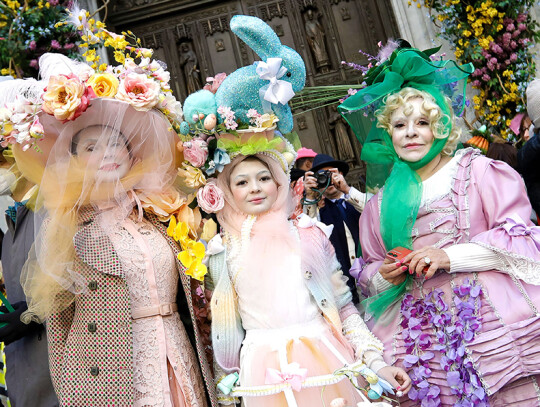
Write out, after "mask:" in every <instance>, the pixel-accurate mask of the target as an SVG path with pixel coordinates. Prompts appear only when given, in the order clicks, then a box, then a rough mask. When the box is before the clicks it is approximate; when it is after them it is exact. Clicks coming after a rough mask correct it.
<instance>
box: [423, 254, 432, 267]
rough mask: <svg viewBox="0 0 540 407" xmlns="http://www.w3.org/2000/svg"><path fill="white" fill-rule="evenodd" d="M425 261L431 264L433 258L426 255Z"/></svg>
mask: <svg viewBox="0 0 540 407" xmlns="http://www.w3.org/2000/svg"><path fill="white" fill-rule="evenodd" d="M424 263H426V265H428V266H429V265H430V264H431V259H430V258H429V257H428V256H426V257H424Z"/></svg>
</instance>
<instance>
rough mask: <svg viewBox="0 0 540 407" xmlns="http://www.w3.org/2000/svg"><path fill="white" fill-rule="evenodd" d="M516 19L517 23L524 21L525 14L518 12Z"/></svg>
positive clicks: (525, 18)
mask: <svg viewBox="0 0 540 407" xmlns="http://www.w3.org/2000/svg"><path fill="white" fill-rule="evenodd" d="M516 20H517V22H518V23H524V22H525V21H527V14H524V13H522V14H518V16H517V19H516Z"/></svg>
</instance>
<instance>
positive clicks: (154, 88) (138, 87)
mask: <svg viewBox="0 0 540 407" xmlns="http://www.w3.org/2000/svg"><path fill="white" fill-rule="evenodd" d="M159 91H160V86H159V83H157V82H156V81H154V80H153V79H149V78H148V77H147V76H146V75H144V74H137V73H130V74H128V75H126V77H125V78H124V79H123V80H122V81H121V82H120V87H119V89H118V93H117V94H116V99H118V100H122V101H124V102H128V103H129V104H130V105H131V106H133V107H134V108H135V109H136V110H139V111H143V112H144V111H148V110H150V109H152V108H153V107H154V106H155V105H156V104H157V103H158V101H159Z"/></svg>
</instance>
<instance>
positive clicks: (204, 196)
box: [197, 178, 225, 213]
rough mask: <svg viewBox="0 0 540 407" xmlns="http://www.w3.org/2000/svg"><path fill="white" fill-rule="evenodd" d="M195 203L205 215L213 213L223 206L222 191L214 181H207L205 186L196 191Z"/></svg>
mask: <svg viewBox="0 0 540 407" xmlns="http://www.w3.org/2000/svg"><path fill="white" fill-rule="evenodd" d="M197 203H198V204H199V206H200V207H201V209H202V210H203V211H205V212H206V213H214V212H217V211H219V210H221V209H223V206H224V205H225V198H224V194H223V191H222V190H221V189H219V188H218V186H217V185H216V181H215V179H213V178H212V179H209V180H208V182H207V183H206V185H205V186H204V187H202V188H200V189H199V190H198V191H197Z"/></svg>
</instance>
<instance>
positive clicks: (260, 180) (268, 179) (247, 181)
mask: <svg viewBox="0 0 540 407" xmlns="http://www.w3.org/2000/svg"><path fill="white" fill-rule="evenodd" d="M230 183H231V191H232V194H233V198H234V201H235V202H236V205H237V206H238V208H239V209H240V210H241V211H242V212H243V213H246V214H248V215H260V214H262V213H265V212H268V211H269V210H270V208H271V207H272V205H273V204H274V202H276V199H277V195H278V185H277V184H276V181H274V178H273V177H272V173H271V172H270V170H269V169H268V167H266V165H264V164H263V163H262V162H261V161H259V160H250V159H247V160H244V161H242V162H241V163H240V164H238V165H237V166H236V167H235V169H234V170H233V171H232V173H231V175H230Z"/></svg>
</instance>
